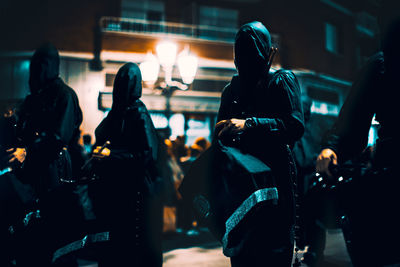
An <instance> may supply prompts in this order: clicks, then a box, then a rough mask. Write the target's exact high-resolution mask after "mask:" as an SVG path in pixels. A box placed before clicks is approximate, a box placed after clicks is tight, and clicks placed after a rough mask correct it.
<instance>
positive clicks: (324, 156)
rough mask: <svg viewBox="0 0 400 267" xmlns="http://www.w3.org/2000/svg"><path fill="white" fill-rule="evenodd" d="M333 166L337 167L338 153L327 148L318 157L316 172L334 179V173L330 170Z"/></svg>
mask: <svg viewBox="0 0 400 267" xmlns="http://www.w3.org/2000/svg"><path fill="white" fill-rule="evenodd" d="M331 164H333V165H337V156H336V153H335V151H333V150H332V149H329V148H325V149H323V150H322V151H321V153H320V154H319V155H318V157H317V162H316V166H315V167H316V168H315V170H316V172H318V173H320V174H327V175H328V177H332V173H331V172H330V170H329V167H330V165H331Z"/></svg>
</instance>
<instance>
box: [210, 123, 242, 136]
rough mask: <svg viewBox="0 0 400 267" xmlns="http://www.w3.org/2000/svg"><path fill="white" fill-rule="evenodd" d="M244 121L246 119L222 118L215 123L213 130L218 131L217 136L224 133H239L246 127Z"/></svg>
mask: <svg viewBox="0 0 400 267" xmlns="http://www.w3.org/2000/svg"><path fill="white" fill-rule="evenodd" d="M245 122H246V120H242V119H230V120H222V121H219V122H218V123H217V124H216V125H215V131H216V132H217V133H218V137H221V136H224V135H226V134H229V135H234V134H240V133H242V132H243V131H244V130H245V129H246V125H245Z"/></svg>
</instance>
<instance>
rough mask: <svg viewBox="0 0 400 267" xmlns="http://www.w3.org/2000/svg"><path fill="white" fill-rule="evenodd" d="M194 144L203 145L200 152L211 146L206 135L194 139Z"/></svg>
mask: <svg viewBox="0 0 400 267" xmlns="http://www.w3.org/2000/svg"><path fill="white" fill-rule="evenodd" d="M193 145H196V146H199V147H201V151H200V152H203V151H205V150H207V149H208V148H209V147H210V146H211V143H210V141H208V140H207V139H206V138H205V137H202V136H200V137H197V138H196V140H194V143H193Z"/></svg>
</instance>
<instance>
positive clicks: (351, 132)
mask: <svg viewBox="0 0 400 267" xmlns="http://www.w3.org/2000/svg"><path fill="white" fill-rule="evenodd" d="M382 73H383V55H382V54H378V55H375V56H374V57H372V58H371V59H370V60H369V61H368V62H367V64H366V65H365V66H364V68H363V69H362V70H361V72H360V74H359V76H358V78H357V80H356V81H355V82H354V83H353V85H352V87H351V89H350V92H349V95H348V96H347V98H346V101H345V103H344V104H343V106H342V108H341V110H340V113H339V117H338V118H337V120H336V122H335V124H334V125H333V127H332V129H331V130H330V131H329V132H328V133H327V134H326V136H325V137H324V139H323V142H322V148H330V149H332V150H334V151H335V152H336V153H337V154H338V155H339V159H340V160H342V161H345V160H347V159H349V158H351V157H352V156H355V155H357V154H358V153H360V152H361V151H362V150H363V149H364V148H365V146H366V145H367V142H368V134H369V129H370V127H371V120H372V118H373V116H374V113H375V111H374V104H373V100H374V91H375V90H376V89H378V88H379V85H380V82H381V77H382V76H381V75H382Z"/></svg>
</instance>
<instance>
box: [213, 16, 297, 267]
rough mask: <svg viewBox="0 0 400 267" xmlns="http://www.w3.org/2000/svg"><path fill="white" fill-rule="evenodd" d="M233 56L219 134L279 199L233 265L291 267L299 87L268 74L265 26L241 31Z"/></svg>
mask: <svg viewBox="0 0 400 267" xmlns="http://www.w3.org/2000/svg"><path fill="white" fill-rule="evenodd" d="M234 53H235V65H236V68H237V71H238V75H235V76H233V78H232V81H231V82H230V84H228V85H227V86H226V87H225V89H224V91H223V93H222V97H221V105H220V109H219V112H218V119H217V121H218V123H217V125H216V129H215V133H216V135H217V137H218V139H219V140H220V141H221V142H222V143H223V144H224V145H226V146H234V147H238V148H240V150H241V151H243V152H244V153H249V154H251V155H253V156H255V157H257V158H258V159H260V160H261V161H262V162H264V163H265V164H266V165H267V166H269V167H270V168H271V169H272V172H273V174H274V177H276V181H275V183H276V187H277V189H278V192H279V193H278V194H279V197H278V198H279V200H278V204H277V206H276V208H271V209H270V211H271V213H267V214H263V215H262V214H260V213H258V214H256V215H255V216H256V218H254V222H253V223H254V224H253V225H254V227H253V228H252V229H249V231H248V233H246V234H245V235H243V237H242V238H243V239H244V240H245V243H244V245H243V249H242V250H241V251H240V252H238V254H237V255H235V256H233V257H231V264H232V266H233V267H238V266H290V265H291V262H292V256H293V242H294V240H293V230H294V217H295V210H294V182H295V179H296V174H295V166H294V161H293V158H292V156H291V151H290V150H291V148H293V145H294V142H296V141H297V140H299V139H300V137H301V136H302V135H303V132H304V124H303V111H302V108H301V102H300V87H299V84H298V82H297V79H296V77H295V76H294V74H293V73H292V72H290V71H287V70H283V69H281V70H277V71H274V70H270V66H271V63H272V57H273V53H274V49H273V48H272V47H271V36H270V34H269V32H268V30H267V29H266V28H265V26H264V25H263V24H262V23H260V22H251V23H248V24H245V25H243V26H242V27H241V28H240V29H239V31H238V33H237V34H236V39H235V45H234Z"/></svg>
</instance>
